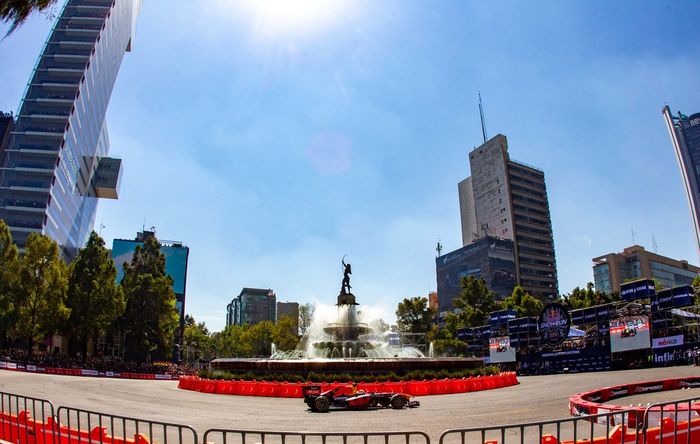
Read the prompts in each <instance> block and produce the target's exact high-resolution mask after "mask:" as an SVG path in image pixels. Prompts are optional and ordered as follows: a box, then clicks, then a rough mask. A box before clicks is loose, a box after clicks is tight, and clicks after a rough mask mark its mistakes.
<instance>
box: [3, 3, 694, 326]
mask: <svg viewBox="0 0 700 444" xmlns="http://www.w3.org/2000/svg"><path fill="white" fill-rule="evenodd" d="M266 1H271V2H274V0H266ZM307 1H309V0H307ZM310 1H312V4H314V3H313V0H310ZM299 2H300V3H304V0H299ZM196 3H197V7H195V6H193V2H191V1H189V0H171V1H167V2H166V1H164V0H146V1H145V2H144V5H143V8H142V11H141V16H140V18H139V23H138V28H137V38H136V40H135V42H134V45H133V48H134V50H133V52H131V53H128V54H127V55H126V56H125V58H124V61H123V63H122V67H121V71H120V74H119V78H118V80H117V84H116V86H115V89H114V92H113V94H112V99H111V102H110V106H109V112H108V116H107V118H108V127H109V132H110V139H111V143H112V151H111V154H112V155H113V156H115V157H121V158H122V159H123V162H124V176H123V178H122V186H121V190H120V191H121V193H120V199H119V200H117V201H108V200H105V201H102V202H101V203H100V207H99V211H98V216H97V224H96V225H97V227H96V228H99V225H100V224H103V225H104V228H102V235H103V237H105V239H106V240H107V242H108V243H110V244H111V241H112V239H113V238H133V236H134V235H135V234H136V232H137V231H138V230H140V229H141V228H142V226H144V225H145V227H146V228H149V227H151V226H155V227H156V230H157V234H158V236H159V237H160V238H162V239H168V240H181V241H183V242H184V243H185V244H187V245H188V246H189V247H190V249H191V252H190V267H189V274H188V282H187V312H189V313H191V314H193V315H194V316H195V318H197V319H198V320H204V321H206V322H207V324H208V325H209V326H210V327H212V328H213V329H214V330H219V329H221V328H222V327H223V325H224V320H225V317H224V316H225V313H224V312H225V307H226V304H227V303H228V302H230V300H231V298H232V297H234V296H235V295H237V294H238V293H239V292H240V289H241V288H242V287H245V286H247V287H263V288H272V289H274V290H275V292H276V293H277V295H278V300H282V301H285V300H291V301H298V302H302V303H303V302H315V301H319V302H323V303H332V302H333V301H334V299H335V297H336V295H337V293H338V290H339V289H340V281H341V278H342V270H341V266H340V259H341V257H342V256H343V255H344V254H346V253H347V254H348V259H349V261H350V262H351V263H352V265H353V272H354V274H353V281H352V284H353V287H354V292H355V294H356V295H357V297H358V300H359V302H360V303H362V304H367V305H372V306H375V307H378V308H383V309H384V312H385V313H384V317H385V318H386V319H389V320H391V319H393V317H394V315H393V312H394V310H395V308H396V304H397V303H398V301H399V300H401V299H402V298H404V297H410V296H418V295H427V293H428V291H429V290H434V289H435V288H436V283H435V262H434V257H435V245H436V243H437V241H438V240H440V242H441V243H442V244H443V245H444V247H445V249H446V250H447V251H451V250H453V249H456V248H459V247H460V246H461V233H460V220H459V206H458V199H457V182H459V181H460V180H462V179H464V178H465V177H466V176H468V175H469V167H468V158H467V154H468V152H469V151H470V150H471V149H473V147H475V146H477V145H479V144H480V143H481V129H480V123H479V114H478V107H477V93H478V92H479V91H481V94H482V96H483V98H484V105H485V109H486V123H487V130H488V133H489V135H491V136H493V135H495V134H497V133H502V134H505V135H506V136H507V137H508V141H509V145H510V154H511V157H512V158H514V159H516V160H518V161H522V162H525V163H528V164H532V165H535V166H537V167H539V168H541V169H542V170H544V171H545V174H546V180H547V186H548V191H549V198H550V206H551V212H552V223H553V229H554V238H555V246H556V254H557V264H558V273H559V279H560V280H559V282H560V291H561V292H568V291H570V290H571V289H572V288H573V287H575V286H577V285H585V283H586V282H588V281H591V280H592V279H593V276H592V270H591V265H592V262H591V258H593V257H595V256H599V255H602V254H605V253H609V252H612V251H621V250H622V249H623V248H624V247H627V246H629V245H631V244H632V230H634V232H635V238H636V239H635V240H636V242H637V243H639V244H641V245H643V246H645V247H647V248H648V249H650V250H651V249H652V237H653V238H654V239H655V240H656V244H657V245H658V252H659V253H660V254H664V255H667V256H670V257H673V258H677V259H681V258H682V259H687V260H689V261H690V262H691V263H697V262H698V257H697V252H696V250H695V247H694V245H695V244H694V235H693V232H692V225H691V220H690V216H689V211H688V206H687V203H686V198H685V195H684V194H683V188H682V186H681V179H680V174H679V171H678V166H677V164H676V160H675V157H674V153H673V149H672V147H671V144H670V141H669V137H668V134H667V132H666V129H665V127H664V123H663V120H662V116H661V108H662V106H663V105H664V104H665V103H668V104H669V105H671V108H672V110H674V111H677V110H681V111H683V112H685V113H686V114H691V113H694V112H697V111H700V83H699V82H700V38H699V37H700V30H699V28H698V26H697V24H698V23H699V22H700V3H698V2H693V1H674V2H656V1H654V2H652V1H620V2H607V1H585V2H583V1H581V2H556V1H551V2H508V1H502V2H457V1H434V2H419V1H391V0H388V1H384V2H370V1H362V0H358V1H355V2H351V1H343V0H336V1H333V2H318V0H316V2H315V5H316V9H314V10H312V11H311V13H310V14H309V17H305V16H304V15H303V14H297V13H296V12H295V11H283V12H282V13H278V12H276V11H275V10H274V9H273V10H263V9H260V8H256V7H254V6H251V4H252V2H249V3H246V2H242V1H232V0H229V1H227V0H207V1H204V0H202V1H198V2H196ZM50 25H51V23H50V22H49V21H48V20H47V19H46V17H44V16H35V17H32V18H31V19H30V20H29V21H28V22H27V23H26V25H24V26H23V27H22V28H20V29H19V30H18V31H17V32H16V33H15V34H13V35H12V36H11V37H9V38H6V39H4V40H1V41H0V60H1V61H2V63H0V66H1V68H0V85H2V88H0V109H3V110H16V109H17V106H18V104H19V101H20V97H21V95H22V92H23V90H24V87H25V84H26V82H27V80H28V79H29V76H30V73H31V70H32V68H33V66H34V63H35V60H36V57H37V55H38V54H39V52H40V50H41V46H42V44H43V41H44V40H45V39H46V37H47V35H48V32H49V28H50ZM4 29H6V28H5V27H3V28H0V31H4Z"/></svg>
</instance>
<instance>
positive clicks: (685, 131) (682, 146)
mask: <svg viewBox="0 0 700 444" xmlns="http://www.w3.org/2000/svg"><path fill="white" fill-rule="evenodd" d="M662 114H663V116H664V120H665V121H666V126H667V127H668V133H669V135H670V136H671V143H672V144H673V149H674V151H675V152H676V159H678V166H679V167H680V169H681V177H682V178H683V186H684V187H685V194H686V197H687V198H688V206H689V207H690V217H691V218H692V220H693V228H694V229H695V244H696V248H697V251H698V255H699V256H700V113H695V114H693V115H692V116H690V117H688V116H686V115H684V114H682V113H680V112H679V113H678V116H673V115H672V114H671V109H670V108H669V107H668V106H664V108H663V110H662Z"/></svg>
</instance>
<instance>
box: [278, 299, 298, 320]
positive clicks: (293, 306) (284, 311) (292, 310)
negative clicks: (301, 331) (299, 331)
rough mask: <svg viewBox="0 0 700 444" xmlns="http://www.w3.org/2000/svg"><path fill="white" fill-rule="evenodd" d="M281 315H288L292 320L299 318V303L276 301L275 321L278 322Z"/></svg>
mask: <svg viewBox="0 0 700 444" xmlns="http://www.w3.org/2000/svg"><path fill="white" fill-rule="evenodd" d="M283 316H289V317H290V318H292V319H293V320H294V321H298V320H299V303H298V302H278V303H277V321H278V322H279V320H280V319H282V317H283Z"/></svg>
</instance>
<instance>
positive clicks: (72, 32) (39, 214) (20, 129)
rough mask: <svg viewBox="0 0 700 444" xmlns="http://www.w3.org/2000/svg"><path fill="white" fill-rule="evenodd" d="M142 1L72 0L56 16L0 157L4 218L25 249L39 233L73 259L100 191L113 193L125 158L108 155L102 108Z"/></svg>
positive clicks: (87, 230)
mask: <svg viewBox="0 0 700 444" xmlns="http://www.w3.org/2000/svg"><path fill="white" fill-rule="evenodd" d="M140 5H141V0H68V1H67V2H66V4H65V6H64V8H63V10H62V12H61V14H60V16H59V17H58V19H57V20H56V23H55V25H54V28H53V30H52V31H51V34H50V36H49V38H48V40H47V41H46V43H45V45H44V48H43V50H42V53H41V56H40V57H39V60H38V62H37V64H36V66H35V68H34V71H33V73H32V77H31V79H30V81H29V84H28V85H27V89H26V91H25V94H24V97H23V100H22V103H21V105H20V109H19V113H18V115H17V116H16V120H15V124H14V128H13V131H12V133H11V138H10V142H9V144H8V146H7V149H6V150H5V152H4V153H3V155H2V159H0V165H2V167H1V169H0V219H4V220H5V221H6V223H7V224H8V225H9V226H10V230H11V232H12V236H13V239H14V241H15V242H16V243H17V245H18V246H19V247H20V249H22V248H23V247H24V245H25V242H26V239H27V236H28V235H29V234H30V233H32V232H36V233H42V234H46V235H48V236H50V237H51V238H52V239H54V240H55V241H56V242H57V243H58V244H59V246H60V248H61V252H62V254H63V256H64V258H66V259H68V260H71V259H72V258H73V257H75V255H76V254H77V251H78V249H79V248H81V247H82V246H83V245H84V244H85V242H86V240H87V237H88V235H89V234H90V231H91V230H92V228H93V224H94V219H95V211H96V209H97V199H98V198H100V197H107V198H116V194H117V193H116V191H117V189H118V185H119V183H118V182H119V180H118V178H119V171H120V169H121V162H119V161H118V160H116V159H109V158H108V157H107V155H108V153H109V136H108V133H107V126H106V123H105V114H106V111H107V105H108V103H109V98H110V95H111V93H112V88H113V87H114V83H115V80H116V77H117V73H118V71H119V67H120V65H121V61H122V58H123V56H124V53H125V51H129V50H130V49H131V41H132V36H133V31H134V27H135V21H136V17H137V15H138V12H139V9H140ZM96 172H101V173H99V174H96Z"/></svg>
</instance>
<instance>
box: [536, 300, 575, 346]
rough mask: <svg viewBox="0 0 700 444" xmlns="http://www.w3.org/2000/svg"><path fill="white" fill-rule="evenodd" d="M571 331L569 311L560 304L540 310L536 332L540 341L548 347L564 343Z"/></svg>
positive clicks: (549, 305)
mask: <svg viewBox="0 0 700 444" xmlns="http://www.w3.org/2000/svg"><path fill="white" fill-rule="evenodd" d="M570 329H571V316H569V311H568V310H567V309H566V307H564V306H563V305H561V304H557V303H552V304H548V305H546V306H545V307H544V308H543V309H542V313H540V316H539V318H537V330H538V331H539V333H540V338H541V339H542V341H543V342H544V343H546V344H548V345H558V344H561V343H562V342H564V340H565V339H566V338H567V336H568V335H569V330H570Z"/></svg>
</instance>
